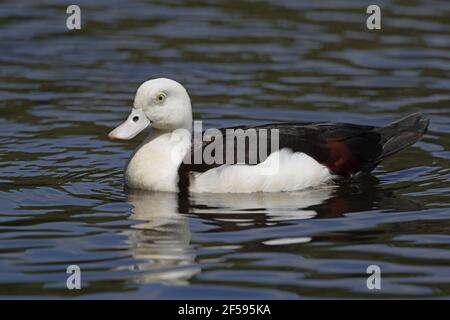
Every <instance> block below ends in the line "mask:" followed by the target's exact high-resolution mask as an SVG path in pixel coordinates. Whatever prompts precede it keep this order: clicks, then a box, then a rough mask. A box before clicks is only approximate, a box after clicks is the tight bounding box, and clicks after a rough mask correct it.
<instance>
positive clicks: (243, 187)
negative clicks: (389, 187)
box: [109, 78, 428, 193]
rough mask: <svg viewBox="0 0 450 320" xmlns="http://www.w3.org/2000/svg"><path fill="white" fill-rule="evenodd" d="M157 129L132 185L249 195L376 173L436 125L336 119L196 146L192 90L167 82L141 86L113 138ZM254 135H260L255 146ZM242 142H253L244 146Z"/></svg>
mask: <svg viewBox="0 0 450 320" xmlns="http://www.w3.org/2000/svg"><path fill="white" fill-rule="evenodd" d="M149 127H151V128H152V130H151V131H150V133H149V135H148V136H147V138H146V139H145V140H144V141H143V142H142V144H141V145H140V146H139V147H138V148H137V149H136V150H135V152H134V154H133V155H132V157H131V159H130V160H129V161H128V163H127V166H126V169H125V182H126V184H127V186H128V187H130V188H134V189H143V190H155V191H169V192H183V193H184V192H213V193H225V192H238V193H249V192H259V191H263V192H279V191H293V190H300V189H304V188H308V187H313V186H318V185H322V184H326V183H329V182H331V181H332V180H333V178H335V177H337V176H346V177H351V176H354V175H356V174H359V173H365V172H370V171H371V170H372V169H373V168H375V167H376V166H377V165H378V164H379V163H380V161H382V160H383V159H384V158H386V157H387V156H390V155H392V154H394V153H396V152H398V151H400V150H402V149H404V148H406V147H407V146H409V145H411V144H413V143H415V142H416V141H418V140H419V139H420V138H421V137H422V135H423V134H424V133H425V132H426V130H427V127H428V120H426V119H424V118H423V117H422V116H421V115H420V114H413V115H410V116H408V117H405V118H403V119H401V120H399V121H397V122H394V123H392V124H390V125H388V126H386V127H380V128H376V127H372V126H362V125H354V124H344V123H328V122H327V123H275V124H267V125H260V126H253V127H252V126H242V127H234V128H222V129H220V130H216V132H215V133H216V135H215V136H213V137H212V138H211V136H210V138H206V139H203V140H202V141H200V142H196V140H195V139H192V136H193V134H192V127H193V120H192V108H191V101H190V98H189V95H188V93H187V91H186V89H185V88H184V87H183V86H182V85H181V84H179V83H178V82H176V81H174V80H170V79H166V78H159V79H153V80H149V81H146V82H144V83H143V84H142V85H141V86H140V87H139V88H138V90H137V93H136V97H135V99H134V106H133V109H132V111H131V114H130V115H129V117H128V119H127V120H126V121H125V122H124V123H123V124H121V125H120V126H118V127H117V128H116V129H114V130H113V131H111V132H110V133H109V137H110V138H111V139H124V140H128V139H132V138H134V137H135V136H136V135H137V134H138V133H139V132H141V131H143V130H144V129H146V128H149ZM249 131H251V133H252V134H253V133H254V134H255V135H256V140H254V141H253V143H251V141H250V140H251V139H250V137H249V135H248V132H249ZM268 132H269V133H270V134H269V133H268ZM194 135H195V134H194ZM207 136H208V135H206V137H207ZM219 138H220V139H219ZM240 139H241V141H248V143H244V144H243V145H242V144H240V143H237V142H236V141H237V140H240ZM193 141H194V142H193ZM274 142H276V143H274ZM262 145H264V146H265V148H266V149H267V148H268V147H267V146H268V145H270V148H269V149H268V150H266V151H267V152H265V153H264V152H261V151H262V149H263V148H262V147H261V146H262ZM229 146H231V148H228V147H229ZM207 151H209V155H210V157H209V158H208V157H207V156H208V154H207V153H208V152H207ZM196 154H200V157H196ZM211 158H212V160H213V161H211Z"/></svg>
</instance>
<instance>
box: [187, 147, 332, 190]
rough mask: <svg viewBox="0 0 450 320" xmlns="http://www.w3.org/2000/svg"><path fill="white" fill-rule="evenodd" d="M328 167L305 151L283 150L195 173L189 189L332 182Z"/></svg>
mask: <svg viewBox="0 0 450 320" xmlns="http://www.w3.org/2000/svg"><path fill="white" fill-rule="evenodd" d="M331 178H332V174H331V173H330V171H329V170H328V168H327V167H325V166H323V165H321V164H320V163H318V162H317V161H316V160H314V159H313V158H311V157H310V156H308V155H307V154H304V153H298V152H296V153H294V152H292V151H291V150H289V149H282V150H280V151H278V152H274V153H272V154H271V155H270V156H269V157H268V158H267V159H266V160H265V161H264V162H262V163H260V164H258V165H245V164H242V165H223V166H220V167H217V168H214V169H211V170H208V171H206V172H204V173H194V176H193V179H191V186H190V191H191V192H213V193H217V192H220V193H223V192H238V193H249V192H259V191H263V192H280V191H293V190H300V189H305V188H308V187H313V186H318V185H320V184H324V183H327V182H329V181H331Z"/></svg>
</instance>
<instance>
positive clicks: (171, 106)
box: [108, 78, 192, 140]
mask: <svg viewBox="0 0 450 320" xmlns="http://www.w3.org/2000/svg"><path fill="white" fill-rule="evenodd" d="M148 127H152V128H154V129H157V130H160V131H166V132H171V131H174V130H176V129H187V130H189V131H191V130H192V108H191V100H190V98H189V95H188V93H187V91H186V89H185V88H184V87H183V86H182V85H181V84H179V83H178V82H176V81H174V80H171V79H166V78H158V79H152V80H148V81H146V82H144V83H143V84H141V86H140V87H139V88H138V90H137V92H136V96H135V98H134V106H133V109H132V111H131V113H130V115H129V116H128V118H127V120H126V121H125V122H124V123H122V124H121V125H120V126H118V127H117V128H115V129H114V130H113V131H111V132H110V133H109V135H108V137H109V138H111V139H121V140H130V139H132V138H134V137H135V136H136V135H137V134H138V133H139V132H141V131H143V130H144V129H146V128H148Z"/></svg>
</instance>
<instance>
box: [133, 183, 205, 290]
mask: <svg viewBox="0 0 450 320" xmlns="http://www.w3.org/2000/svg"><path fill="white" fill-rule="evenodd" d="M128 201H129V202H130V203H131V204H132V205H133V206H134V208H133V209H132V215H131V216H130V219H133V220H138V221H141V223H137V224H135V225H133V228H134V229H135V230H133V231H127V232H126V233H127V236H128V237H129V241H130V248H131V249H130V250H131V252H132V255H133V257H134V258H135V259H137V260H139V261H141V262H139V263H138V264H137V265H135V266H134V269H135V270H139V271H144V272H145V273H144V274H143V275H142V277H141V278H139V281H142V282H153V281H162V282H170V283H172V284H173V283H175V284H183V283H185V282H186V281H187V280H188V279H190V278H191V277H192V276H193V275H195V274H197V273H199V272H200V271H201V269H200V268H199V267H198V266H197V265H196V262H195V255H194V253H193V252H192V251H191V248H190V240H191V233H190V230H189V221H188V219H187V218H186V217H185V216H184V215H182V214H179V213H178V211H177V209H178V206H177V195H176V194H174V193H168V192H142V191H141V192H140V191H135V190H133V191H130V192H129V193H128Z"/></svg>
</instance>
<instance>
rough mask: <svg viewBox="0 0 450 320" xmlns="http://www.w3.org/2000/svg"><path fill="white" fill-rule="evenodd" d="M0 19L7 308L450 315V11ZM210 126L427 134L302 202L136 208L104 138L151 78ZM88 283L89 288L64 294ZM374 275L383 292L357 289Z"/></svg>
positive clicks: (2, 259)
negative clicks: (370, 303) (352, 305)
mask: <svg viewBox="0 0 450 320" xmlns="http://www.w3.org/2000/svg"><path fill="white" fill-rule="evenodd" d="M77 4H78V5H80V7H81V10H82V29H81V30H80V31H68V30H67V29H66V21H65V20H66V17H67V15H66V13H65V11H66V7H65V6H66V5H67V3H63V2H60V1H40V2H39V4H38V3H37V2H36V3H34V2H32V1H12V0H8V1H3V2H2V3H1V4H0V46H1V50H0V108H1V113H2V116H1V118H0V132H1V135H0V168H1V169H0V173H1V175H0V297H1V298H24V297H32V296H34V297H36V296H37V297H41V298H68V297H78V298H144V299H158V298H191V299H193V298H210V299H214V298H228V299H238V298H258V299H259V298H261V299H265V298H270V299H297V298H337V297H339V298H357V297H367V298H370V297H427V298H431V297H440V298H443V297H446V298H449V297H450V249H449V248H450V246H449V245H450V213H449V207H450V206H449V191H450V171H449V163H450V161H449V160H450V113H449V111H450V110H449V105H450V93H449V92H450V54H449V52H450V23H449V22H450V20H449V15H450V3H449V2H448V1H379V5H380V6H381V8H382V30H379V31H368V30H367V29H366V27H365V19H366V18H367V15H366V14H365V10H366V8H367V6H368V5H369V4H372V3H369V1H314V2H312V1H305V2H301V1H231V0H230V1H202V0H195V1H194V0H192V1H181V0H171V1H138V0H134V1H127V2H126V4H125V2H123V1H108V2H95V3H93V2H92V1H77ZM160 76H164V77H169V78H173V79H176V80H178V81H179V82H181V83H183V84H184V85H185V86H186V87H187V89H188V91H189V92H190V95H191V99H192V101H193V107H194V116H195V118H196V119H202V120H203V121H204V123H203V124H204V126H205V127H222V126H231V125H237V124H259V123H264V122H274V121H294V120H298V121H329V120H332V121H344V122H353V123H359V124H370V125H383V124H386V123H388V122H389V121H393V120H395V119H397V118H400V117H402V116H404V115H407V114H409V113H413V112H418V111H421V112H423V113H424V114H426V116H427V117H429V118H430V119H431V126H430V131H429V132H428V133H427V134H426V136H425V137H424V139H423V140H422V141H421V142H419V143H417V144H416V145H415V146H414V147H412V148H409V149H407V150H405V151H403V152H402V153H400V154H398V155H396V156H395V157H392V158H390V159H388V160H386V161H385V162H384V163H383V164H382V165H381V166H379V167H378V168H377V169H376V170H375V172H374V174H373V176H369V177H365V178H362V179H358V180H355V181H353V182H342V183H340V184H339V185H336V186H334V187H326V188H319V189H314V190H304V191H299V192H293V193H279V194H254V195H209V194H200V195H194V196H192V198H191V199H190V200H189V201H186V199H180V198H179V197H178V195H177V194H170V193H142V192H125V191H124V190H123V178H122V169H123V166H124V165H125V162H126V160H127V159H128V157H129V156H130V154H131V152H132V150H133V149H134V148H135V147H136V146H137V144H138V143H139V141H140V140H142V139H143V136H142V135H140V136H138V137H137V138H136V140H135V141H131V142H125V143H118V142H110V141H108V140H107V138H106V135H107V133H108V132H109V131H110V130H111V129H112V128H113V127H115V126H116V125H117V124H118V123H119V122H121V121H122V120H123V119H124V118H125V117H126V115H127V113H128V111H129V108H130V107H131V105H132V100H133V97H134V93H135V90H136V88H137V86H138V85H139V84H140V83H141V82H143V81H144V80H147V79H149V78H155V77H160ZM72 264H76V265H79V266H80V268H81V270H82V290H68V289H67V288H66V279H67V276H68V275H67V274H66V273H65V272H66V268H67V266H69V265H72ZM373 264H375V265H378V266H380V268H381V271H382V289H381V290H376V291H371V290H368V289H367V287H366V279H367V274H366V268H367V267H368V266H369V265H373Z"/></svg>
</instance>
